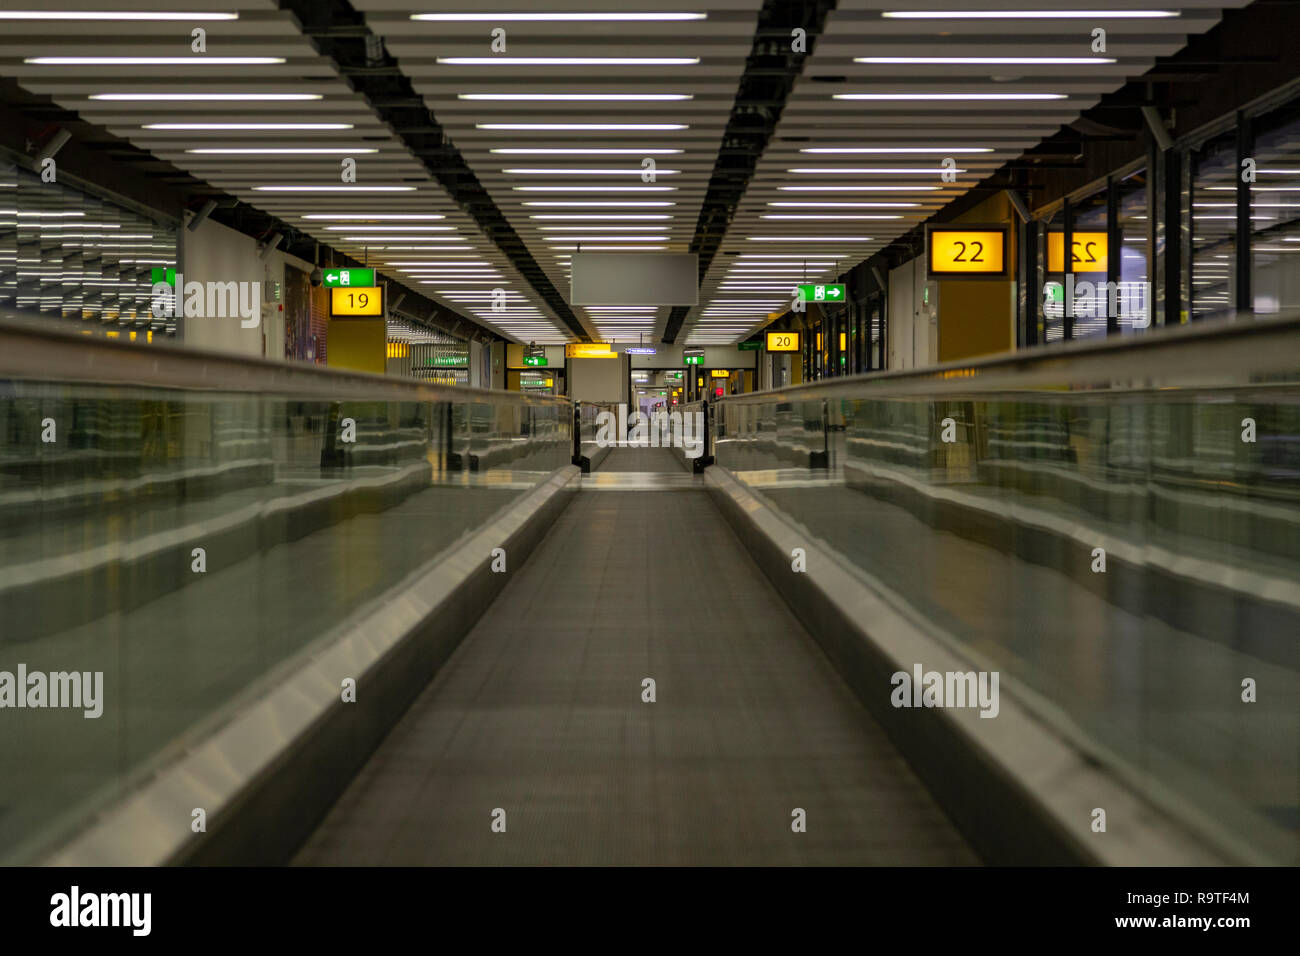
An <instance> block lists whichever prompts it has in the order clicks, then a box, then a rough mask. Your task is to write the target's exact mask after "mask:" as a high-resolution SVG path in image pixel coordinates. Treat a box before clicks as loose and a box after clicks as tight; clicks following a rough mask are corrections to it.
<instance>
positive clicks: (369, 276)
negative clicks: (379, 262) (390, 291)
mask: <svg viewBox="0 0 1300 956" xmlns="http://www.w3.org/2000/svg"><path fill="white" fill-rule="evenodd" d="M374 284H375V270H374V269H326V270H325V275H324V285H325V287H326V288H327V289H328V288H334V287H339V288H342V287H348V288H351V287H352V286H358V287H360V288H363V289H368V288H372V287H373V286H374Z"/></svg>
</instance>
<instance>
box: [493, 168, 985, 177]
mask: <svg viewBox="0 0 1300 956" xmlns="http://www.w3.org/2000/svg"><path fill="white" fill-rule="evenodd" d="M962 171H963V172H964V170H962ZM501 172H503V173H510V174H511V175H512V176H640V175H641V174H642V173H644V172H645V170H643V169H641V168H640V167H639V166H638V167H635V168H629V169H558V168H550V167H545V166H521V167H518V168H515V169H503V170H501ZM680 172H681V170H680V169H656V170H655V173H656V174H658V175H660V176H676V175H677V174H678V173H680Z"/></svg>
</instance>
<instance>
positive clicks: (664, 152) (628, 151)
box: [488, 146, 681, 156]
mask: <svg viewBox="0 0 1300 956" xmlns="http://www.w3.org/2000/svg"><path fill="white" fill-rule="evenodd" d="M488 152H489V153H501V154H503V155H509V156H670V155H673V154H675V153H680V152H681V150H680V149H657V148H656V149H637V148H636V147H632V146H629V147H626V148H622V147H620V148H618V149H605V148H602V147H591V148H588V147H573V148H570V147H558V148H555V149H528V148H524V149H515V148H511V147H508V148H505V149H490V150H488Z"/></svg>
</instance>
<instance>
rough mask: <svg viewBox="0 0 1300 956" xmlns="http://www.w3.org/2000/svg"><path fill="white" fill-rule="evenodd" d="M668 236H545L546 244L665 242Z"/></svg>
mask: <svg viewBox="0 0 1300 956" xmlns="http://www.w3.org/2000/svg"><path fill="white" fill-rule="evenodd" d="M667 238H668V237H667V236H543V237H542V240H543V241H544V242H663V241H664V240H665V239H667Z"/></svg>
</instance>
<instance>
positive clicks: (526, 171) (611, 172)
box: [501, 166, 681, 176]
mask: <svg viewBox="0 0 1300 956" xmlns="http://www.w3.org/2000/svg"><path fill="white" fill-rule="evenodd" d="M501 172H503V173H509V174H511V175H512V176H640V175H641V174H642V173H644V172H645V170H643V169H641V168H640V167H639V166H638V167H635V168H629V169H559V168H551V167H546V166H520V167H517V168H515V169H503V170H501ZM680 172H681V170H680V169H656V170H655V174H656V175H658V176H676V175H677V174H678V173H680Z"/></svg>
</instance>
